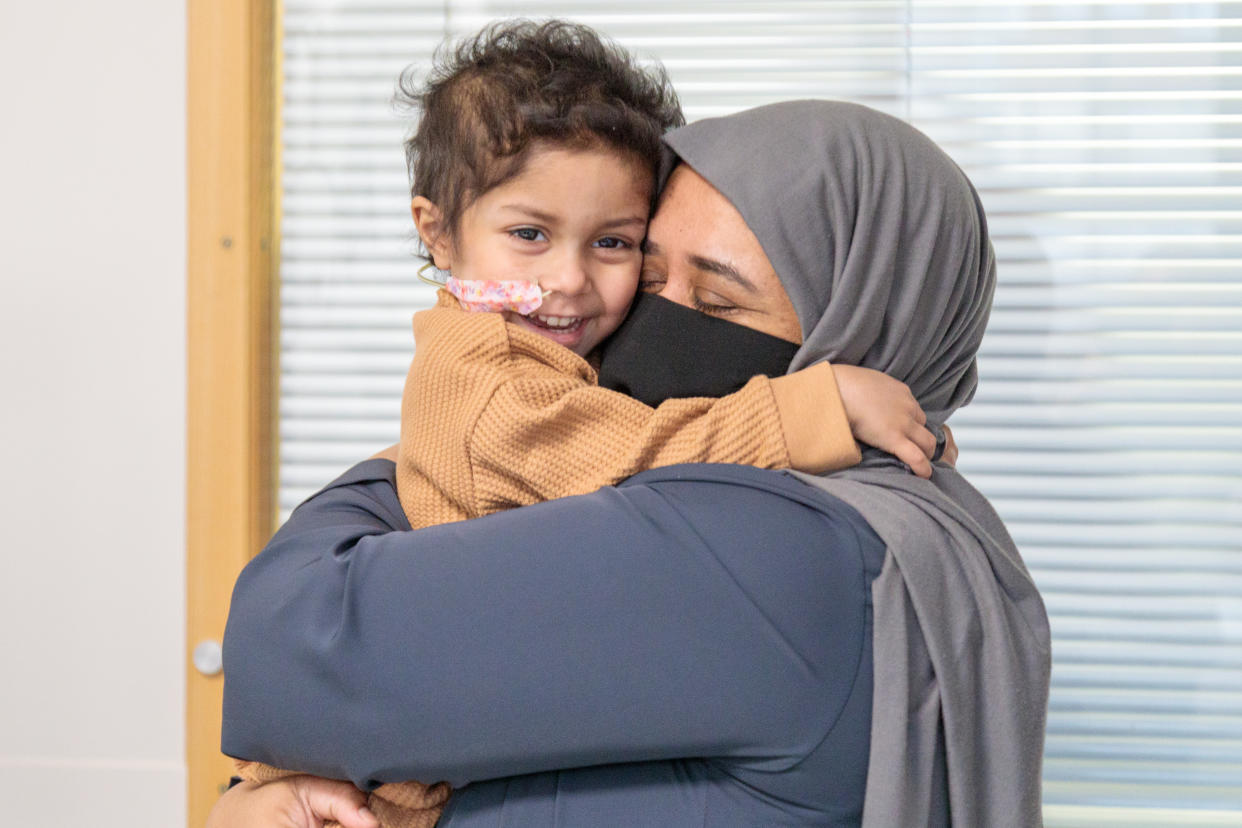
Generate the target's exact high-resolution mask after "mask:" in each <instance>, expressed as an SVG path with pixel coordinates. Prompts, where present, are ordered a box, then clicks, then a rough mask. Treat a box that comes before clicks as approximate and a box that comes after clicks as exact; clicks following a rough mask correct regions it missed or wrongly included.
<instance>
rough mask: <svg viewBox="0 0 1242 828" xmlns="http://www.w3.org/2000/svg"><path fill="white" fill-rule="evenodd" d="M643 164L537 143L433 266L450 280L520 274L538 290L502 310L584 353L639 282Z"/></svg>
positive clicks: (617, 320)
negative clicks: (526, 309)
mask: <svg viewBox="0 0 1242 828" xmlns="http://www.w3.org/2000/svg"><path fill="white" fill-rule="evenodd" d="M650 196H651V171H650V170H649V169H648V168H646V167H645V166H644V165H643V164H642V163H640V162H639V161H638V160H637V159H635V158H631V157H630V156H628V155H626V154H623V153H619V152H616V151H614V150H611V149H604V148H590V149H565V148H559V147H555V146H551V147H546V148H536V149H535V151H534V152H533V153H532V155H531V156H530V158H529V159H528V161H527V164H526V168H525V169H524V170H523V171H522V173H521V174H520V175H518V176H517V177H515V178H513V179H511V180H509V181H507V182H506V183H504V184H502V185H500V186H499V187H496V188H495V189H493V190H489V191H488V192H486V193H484V194H483V195H482V196H481V197H480V198H479V199H478V200H476V201H475V202H474V203H473V204H471V205H470V206H469V207H468V208H466V211H465V212H464V213H463V214H462V218H461V223H460V225H459V227H458V230H457V233H455V234H454V238H453V239H452V243H451V244H450V245H445V247H447V248H449V249H446V250H433V251H432V252H433V254H434V255H435V260H436V264H437V265H438V266H439V267H441V268H444V269H447V270H451V271H452V273H453V276H454V277H455V278H457V279H522V280H526V281H532V282H538V283H539V285H540V287H542V288H543V290H544V291H545V292H546V293H545V296H544V299H543V304H542V305H541V306H540V307H539V309H538V310H536V311H535V312H534V313H531V314H529V315H528V316H521V315H519V314H517V313H514V312H512V311H506V312H505V317H506V318H507V319H508V320H509V321H510V322H514V323H516V324H518V325H521V326H522V327H524V328H527V329H528V330H531V331H534V332H535V333H538V334H540V335H541V336H545V337H547V338H548V339H551V340H552V341H553V342H558V343H560V344H561V345H564V346H565V347H567V348H569V349H570V350H572V351H573V352H574V353H576V354H578V355H580V356H585V355H586V354H587V353H589V352H590V351H591V350H593V349H594V348H595V346H596V345H598V344H599V343H600V342H601V341H602V340H603V339H604V338H605V337H606V336H608V335H609V334H611V333H612V332H613V331H615V330H616V329H617V326H618V325H620V324H621V320H622V319H623V318H624V317H625V314H626V312H627V311H628V310H629V306H630V302H631V301H632V300H633V298H634V293H635V291H636V290H637V288H638V274H639V272H640V270H641V269H642V258H643V257H642V252H641V250H640V248H639V246H640V244H641V243H642V240H643V235H644V234H645V233H646V229H647V213H648V210H649V206H650Z"/></svg>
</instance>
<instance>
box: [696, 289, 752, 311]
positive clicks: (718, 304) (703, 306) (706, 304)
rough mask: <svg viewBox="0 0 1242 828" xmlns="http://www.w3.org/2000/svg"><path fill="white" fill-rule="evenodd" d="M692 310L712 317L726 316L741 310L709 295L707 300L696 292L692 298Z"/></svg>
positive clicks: (715, 296) (718, 297) (711, 294)
mask: <svg viewBox="0 0 1242 828" xmlns="http://www.w3.org/2000/svg"><path fill="white" fill-rule="evenodd" d="M693 301H694V309H695V310H696V311H699V312H700V313H708V314H711V315H712V316H727V315H729V314H731V313H736V312H737V311H739V310H741V308H739V307H738V306H737V305H734V304H733V303H731V302H729V301H728V300H727V299H725V298H723V297H721V296H717V295H716V294H714V293H709V294H708V295H707V298H704V297H703V296H700V295H699V294H698V293H697V292H696V293H695V294H694V297H693Z"/></svg>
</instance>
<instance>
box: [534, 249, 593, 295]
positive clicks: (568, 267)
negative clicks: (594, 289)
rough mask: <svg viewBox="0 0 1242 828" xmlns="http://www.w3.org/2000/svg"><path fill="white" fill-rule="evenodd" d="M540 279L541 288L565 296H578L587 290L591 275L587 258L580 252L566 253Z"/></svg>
mask: <svg viewBox="0 0 1242 828" xmlns="http://www.w3.org/2000/svg"><path fill="white" fill-rule="evenodd" d="M549 264H552V265H553V266H552V267H550V268H548V270H547V271H545V272H544V273H543V274H542V275H541V276H540V278H539V286H540V287H541V288H543V289H544V290H550V291H555V292H557V293H561V294H564V295H565V296H576V295H577V294H579V293H582V292H583V291H585V290H586V288H587V285H589V284H590V281H591V274H590V272H589V270H588V265H587V261H586V258H585V257H584V256H583V255H582V254H581V253H579V252H566V253H565V254H564V255H562V256H560V257H558V258H557V260H556V261H555V263H551V262H550V263H549Z"/></svg>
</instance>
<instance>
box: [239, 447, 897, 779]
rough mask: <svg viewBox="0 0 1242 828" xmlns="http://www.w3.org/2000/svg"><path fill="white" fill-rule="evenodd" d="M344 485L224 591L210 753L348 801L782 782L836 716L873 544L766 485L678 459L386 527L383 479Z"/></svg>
mask: <svg viewBox="0 0 1242 828" xmlns="http://www.w3.org/2000/svg"><path fill="white" fill-rule="evenodd" d="M370 463H371V465H370V468H373V469H374V468H378V467H379V466H380V465H381V464H383V465H387V467H388V468H389V469H390V470H391V465H390V464H384V461H379V460H375V461H370ZM389 474H391V471H390V472H389ZM360 478H361V476H360V475H357V474H355V476H354V477H353V478H352V479H345V480H343V481H338V483H337V484H336V485H334V486H333V487H330V488H329V489H327V490H325V491H324V492H322V493H320V494H319V495H317V496H316V497H314V498H312V499H311V500H309V501H308V502H307V503H305V504H303V505H302V506H301V507H299V508H298V509H297V510H296V511H295V512H294V513H293V515H292V517H290V519H289V520H288V522H287V523H286V524H285V526H284V527H283V528H282V529H281V530H280V532H279V533H278V534H277V535H276V537H275V538H274V539H273V540H272V542H271V543H270V544H269V546H268V547H267V548H266V549H265V550H264V551H263V552H262V553H261V554H260V555H258V556H257V557H256V558H255V559H254V560H253V561H251V562H250V564H249V565H248V566H247V567H246V569H245V570H244V571H243V573H242V575H241V577H240V578H239V580H238V582H237V586H236V588H235V591H234V594H233V602H232V606H231V608H230V614H229V621H228V626H227V630H226V633H225V642H224V659H225V676H226V680H225V687H224V730H223V749H224V751H225V752H226V753H227V754H229V755H232V756H239V757H245V758H247V759H253V760H257V761H264V762H267V763H269V764H273V765H276V766H279V767H287V768H295V769H298V770H304V771H307V772H311V773H316V774H318V775H321V776H327V777H333V778H347V779H352V780H353V781H354V782H355V783H357V784H359V785H360V786H363V787H370V786H372V785H373V784H375V783H376V782H383V781H393V780H400V779H446V780H449V781H450V782H453V783H454V784H455V785H460V784H462V783H464V782H468V781H472V780H480V779H488V778H496V777H501V776H510V775H514V774H523V773H530V772H537V771H540V770H550V769H555V768H571V767H581V766H584V765H595V764H601V763H617V762H635V761H644V760H655V759H667V758H675V757H718V758H722V759H724V758H728V759H730V760H731V761H736V762H744V763H746V764H747V765H748V766H753V767H755V768H756V769H758V770H761V771H779V770H783V769H788V768H791V767H794V766H796V765H797V764H798V763H799V762H800V761H801V760H802V759H803V758H804V757H805V756H807V755H808V754H809V753H810V752H811V751H812V750H814V748H815V746H816V745H817V744H819V742H820V741H821V740H822V739H823V738H824V736H825V734H826V733H828V732H829V731H830V730H831V729H832V728H833V726H834V723H835V722H836V720H837V718H838V717H839V715H840V713H841V711H842V709H843V708H844V705H845V703H846V701H847V699H848V696H849V693H850V688H851V686H852V682H853V676H854V675H855V674H856V672H857V671H858V670H859V664H860V658H861V653H862V647H863V640H864V630H865V615H866V601H867V598H866V595H867V587H866V584H867V580H866V577H867V576H866V574H865V563H864V558H867V557H868V556H872V557H874V549H875V548H879V549H882V548H883V547H882V544H881V543H880V542H879V539H878V538H876V537H875V535H874V533H873V532H872V531H871V530H870V528H869V527H868V526H867V525H866V523H865V522H863V521H862V519H861V518H860V517H859V516H858V515H857V513H855V512H853V510H851V509H849V507H846V506H844V504H841V503H840V502H839V501H835V500H833V499H831V498H825V497H823V496H822V495H821V494H819V493H818V492H815V491H814V490H812V489H810V488H809V487H807V486H805V485H803V484H801V483H799V482H797V481H795V480H794V479H792V478H790V477H788V476H786V475H780V474H774V473H772V472H763V471H759V470H756V469H748V468H743V467H737V466H681V467H677V468H675V469H668V470H661V471H657V472H649V473H647V474H646V475H643V476H641V477H640V478H639V479H636V480H634V481H627V483H626V484H625V485H623V486H621V487H618V488H607V489H602V490H600V491H598V492H594V493H592V494H590V495H586V496H583V497H575V498H566V499H562V500H558V501H552V502H548V503H541V504H537V505H535V506H531V507H527V508H524V509H514V510H510V511H507V512H502V513H499V514H496V515H490V516H487V517H483V518H479V519H477V520H470V521H464V522H460V523H454V524H447V525H443V526H437V527H432V528H429V529H423V530H419V531H415V532H410V531H394V527H400V526H402V525H404V520H403V518H402V517H401V514H400V509H399V507H398V506H397V504H396V503H395V497H394V495H393V489H392V484H391V477H390V478H389V481H388V482H385V481H382V480H375V479H370V480H367V479H360ZM758 552H762V554H757V553H758ZM825 630H830V631H831V634H827V635H826V634H825Z"/></svg>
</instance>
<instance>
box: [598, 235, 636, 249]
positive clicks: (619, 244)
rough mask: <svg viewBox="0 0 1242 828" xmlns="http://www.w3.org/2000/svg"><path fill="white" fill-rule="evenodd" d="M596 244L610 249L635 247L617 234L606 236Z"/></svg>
mask: <svg viewBox="0 0 1242 828" xmlns="http://www.w3.org/2000/svg"><path fill="white" fill-rule="evenodd" d="M595 246H596V247H603V248H606V249H608V250H617V249H620V248H625V247H633V245H631V244H630V243H629V242H627V241H626V240H625V239H619V238H617V237H616V236H605V237H604V238H602V239H599V240H598V241H596V242H595Z"/></svg>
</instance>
